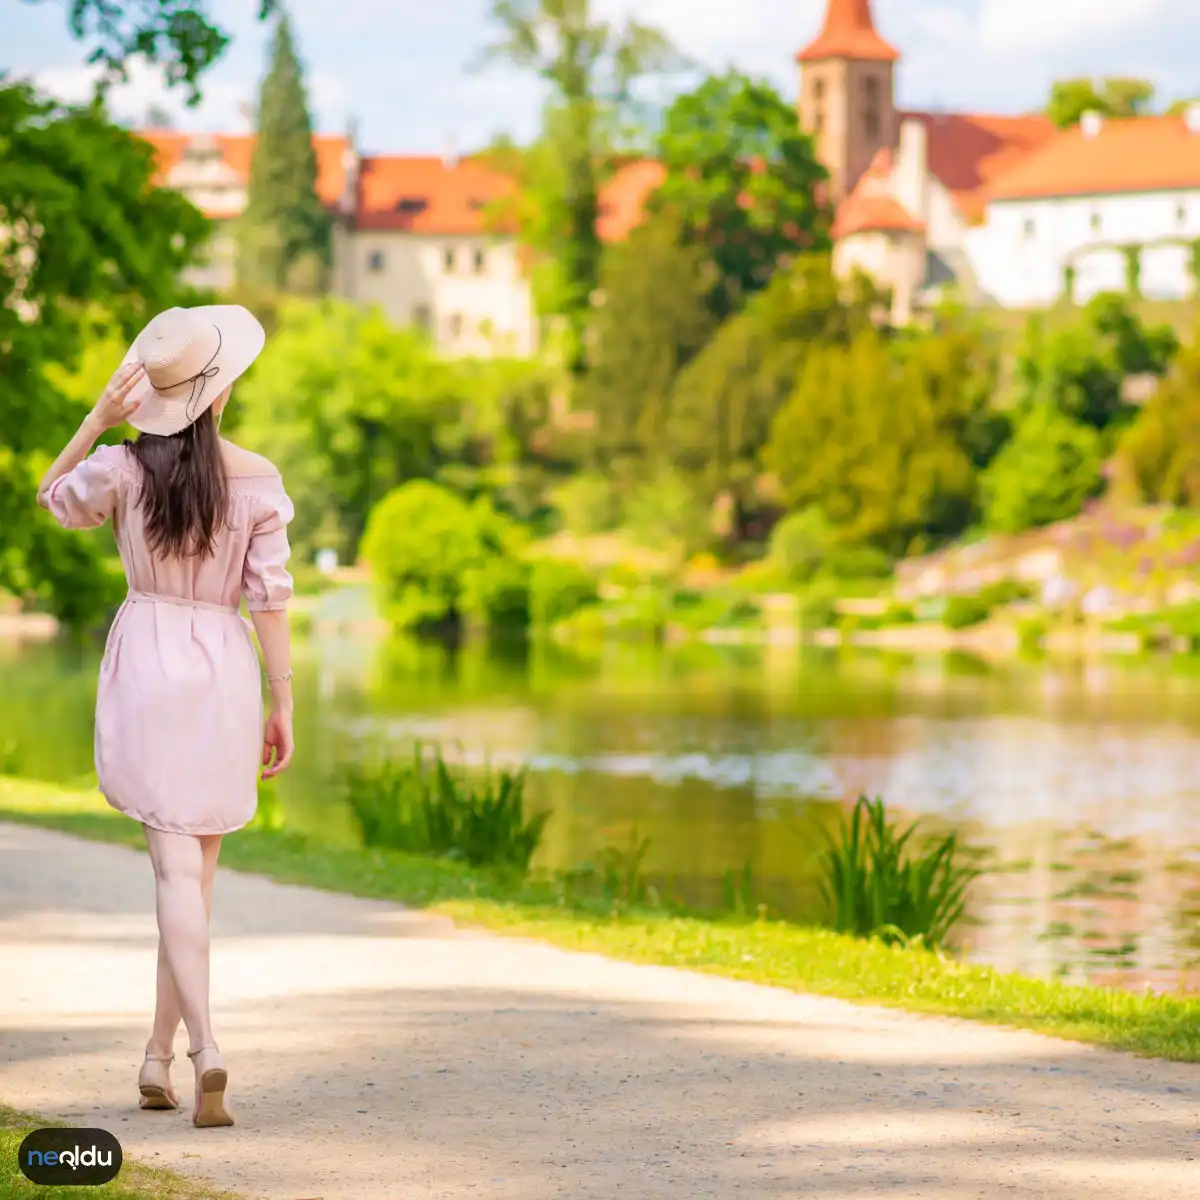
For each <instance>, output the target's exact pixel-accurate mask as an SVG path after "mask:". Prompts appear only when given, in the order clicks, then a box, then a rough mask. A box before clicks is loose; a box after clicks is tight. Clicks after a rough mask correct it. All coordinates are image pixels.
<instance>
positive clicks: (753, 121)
mask: <svg viewBox="0 0 1200 1200" xmlns="http://www.w3.org/2000/svg"><path fill="white" fill-rule="evenodd" d="M656 155H657V157H658V158H659V160H660V161H661V162H662V164H663V166H664V167H666V172H667V174H666V179H665V180H664V182H663V184H662V186H661V187H659V188H658V190H657V191H656V192H655V193H654V195H653V197H652V198H651V202H650V204H651V209H652V211H656V212H665V213H670V214H671V215H672V216H673V217H674V218H675V219H676V220H677V221H679V222H680V224H681V225H682V227H683V230H684V236H685V237H686V238H687V239H688V240H689V241H694V242H697V243H699V244H701V245H703V246H705V247H706V248H707V250H708V252H709V254H710V255H711V256H712V258H713V261H714V262H715V263H716V264H717V267H718V270H719V276H718V279H717V280H716V282H715V284H714V287H713V290H712V293H711V297H710V302H711V304H712V307H713V311H714V312H715V313H716V315H717V316H718V317H722V318H723V317H726V316H728V315H729V314H730V313H732V312H735V311H737V309H739V308H741V306H742V305H743V304H744V303H745V302H746V300H747V299H748V298H749V297H750V296H751V295H753V294H754V293H755V292H757V291H760V290H761V289H762V288H764V287H766V286H767V284H768V283H770V281H771V278H772V276H773V275H774V274H775V272H776V271H777V270H778V269H779V268H780V267H783V266H786V265H788V263H790V262H791V261H792V260H793V259H794V258H795V257H796V255H798V254H800V253H802V252H806V251H817V250H824V249H828V247H829V214H828V212H827V211H826V210H825V209H824V208H823V207H822V206H821V205H820V204H819V203H818V200H817V194H816V189H817V186H818V185H819V184H820V183H821V182H823V181H824V180H825V179H826V178H828V173H827V172H826V170H825V168H824V167H823V166H821V164H820V162H819V161H818V159H817V156H816V151H815V149H814V147H813V143H812V139H811V138H810V137H809V136H808V135H807V134H806V133H804V132H803V131H802V130H801V128H800V124H799V119H798V117H797V115H796V110H795V108H794V106H793V105H791V104H789V103H787V101H785V100H784V99H783V98H782V97H781V96H780V95H779V94H778V92H776V91H775V90H774V89H773V88H772V87H770V86H769V85H767V84H765V83H757V82H755V81H754V80H752V79H749V78H748V77H747V76H745V75H742V74H739V73H738V72H736V71H730V72H729V73H727V74H725V75H721V76H716V77H713V78H710V79H707V80H705V81H704V82H703V83H702V84H701V85H700V86H699V87H698V88H697V89H696V90H695V91H693V92H689V93H688V94H686V95H683V96H680V97H679V98H678V99H677V100H676V101H675V102H674V103H673V104H672V105H671V107H670V108H669V109H668V110H667V112H666V115H665V117H664V118H663V124H662V130H661V132H660V133H659V136H658V141H657V146H656Z"/></svg>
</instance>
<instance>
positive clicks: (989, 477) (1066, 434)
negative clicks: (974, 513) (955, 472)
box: [981, 406, 1102, 533]
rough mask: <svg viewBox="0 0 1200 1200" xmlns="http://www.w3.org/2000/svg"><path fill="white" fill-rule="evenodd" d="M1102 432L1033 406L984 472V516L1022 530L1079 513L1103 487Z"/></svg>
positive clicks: (1002, 527)
mask: <svg viewBox="0 0 1200 1200" xmlns="http://www.w3.org/2000/svg"><path fill="white" fill-rule="evenodd" d="M1101 482H1102V476H1101V450H1100V436H1099V434H1097V433H1096V431H1095V430H1094V429H1092V428H1090V427H1089V426H1086V425H1081V424H1077V423H1076V422H1074V421H1071V420H1069V419H1068V418H1067V417H1064V416H1063V415H1062V414H1061V413H1059V412H1056V411H1055V410H1054V409H1052V408H1050V407H1048V406H1039V407H1037V408H1035V409H1033V410H1032V411H1031V412H1030V413H1029V414H1028V415H1026V416H1025V418H1024V419H1023V420H1022V421H1021V422H1020V424H1019V425H1018V426H1017V432H1016V436H1015V437H1014V438H1013V440H1012V441H1011V442H1009V444H1008V445H1007V446H1005V448H1004V449H1003V450H1001V451H1000V453H999V454H998V455H997V456H996V459H995V461H994V462H993V463H992V464H991V466H989V467H988V469H987V470H986V471H985V472H984V473H983V477H982V480H981V487H982V492H983V507H984V520H985V524H986V525H987V527H988V528H989V529H991V530H995V531H997V532H999V533H1020V532H1021V531H1022V530H1025V529H1031V528H1033V527H1035V526H1038V525H1049V524H1050V523H1051V522H1053V521H1062V520H1065V519H1066V518H1067V517H1073V516H1075V514H1076V513H1077V512H1079V510H1080V509H1081V508H1082V507H1083V505H1084V502H1085V501H1086V500H1088V499H1089V498H1090V497H1092V496H1094V495H1096V493H1097V492H1098V491H1099V490H1100V485H1101Z"/></svg>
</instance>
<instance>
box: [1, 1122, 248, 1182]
mask: <svg viewBox="0 0 1200 1200" xmlns="http://www.w3.org/2000/svg"><path fill="white" fill-rule="evenodd" d="M50 1123H51V1122H47V1121H43V1120H41V1119H40V1118H38V1117H34V1116H30V1115H29V1114H28V1113H20V1112H16V1111H14V1110H13V1109H11V1108H7V1107H5V1106H4V1105H2V1104H0V1200H79V1197H80V1196H107V1197H108V1200H233V1193H232V1192H221V1191H214V1190H213V1189H212V1188H211V1187H206V1186H205V1185H203V1184H200V1183H194V1182H193V1181H192V1180H190V1179H184V1178H183V1177H182V1176H180V1175H174V1174H172V1173H171V1172H170V1171H163V1170H160V1169H158V1168H156V1167H146V1166H143V1165H142V1164H141V1163H135V1162H130V1161H129V1160H128V1159H126V1160H125V1161H124V1163H123V1164H122V1166H121V1172H120V1174H119V1175H118V1176H117V1178H116V1179H114V1180H113V1181H112V1183H106V1184H103V1185H101V1186H100V1187H89V1188H85V1189H81V1188H78V1187H44V1186H41V1185H38V1184H34V1183H30V1182H29V1180H28V1179H26V1178H25V1176H24V1175H22V1174H21V1172H20V1171H19V1170H18V1169H17V1149H18V1147H19V1146H20V1145H21V1142H22V1140H23V1139H24V1137H25V1135H26V1134H27V1133H29V1132H30V1131H31V1130H33V1129H44V1128H45V1127H46V1126H47V1125H48V1124H50Z"/></svg>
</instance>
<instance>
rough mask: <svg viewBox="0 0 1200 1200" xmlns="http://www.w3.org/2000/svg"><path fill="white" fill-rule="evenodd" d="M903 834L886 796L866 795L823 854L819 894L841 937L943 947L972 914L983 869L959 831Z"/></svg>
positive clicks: (914, 827) (914, 830) (831, 837)
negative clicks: (970, 898) (969, 903)
mask: <svg viewBox="0 0 1200 1200" xmlns="http://www.w3.org/2000/svg"><path fill="white" fill-rule="evenodd" d="M919 826H920V822H916V821H914V822H913V824H912V825H910V826H909V827H908V828H907V829H905V830H904V831H903V832H901V831H900V830H899V829H898V828H897V826H896V825H894V824H893V823H891V822H890V821H889V820H888V818H887V811H886V809H885V808H884V803H883V801H882V800H881V799H878V798H877V799H875V800H869V799H868V798H867V797H866V796H860V797H859V799H858V803H857V804H855V806H854V809H853V810H852V812H851V813H850V814H849V816H847V817H843V819H842V824H841V828H840V829H839V830H838V831H837V833H836V834H831V835H829V844H828V846H827V847H826V848H825V851H824V853H823V854H822V856H821V878H820V889H821V895H822V897H823V898H824V900H825V903H826V905H827V906H828V910H829V911H828V914H827V919H828V924H829V925H830V926H831V928H833V929H835V930H837V931H838V932H839V933H850V934H855V935H857V936H859V937H877V938H881V939H882V940H884V941H887V942H909V941H915V940H919V941H921V942H923V943H924V944H925V945H927V946H931V947H938V946H941V945H942V943H943V942H944V941H945V940H946V938H947V936H948V935H949V933H950V931H951V930H952V929H953V928H954V926H955V924H956V923H957V922H958V921H959V919H960V918H961V917H962V915H963V913H964V911H965V910H966V896H967V890H968V888H969V887H970V885H971V883H972V882H973V881H974V880H975V879H976V878H978V876H979V875H980V873H981V872H980V871H979V870H978V869H977V868H976V867H975V866H974V865H972V864H971V863H969V862H967V861H964V858H965V857H968V855H967V852H966V850H965V848H964V847H963V845H962V843H961V842H960V841H959V838H958V835H957V834H956V833H949V834H947V835H945V836H944V837H942V838H932V839H918V838H917V831H918V828H919Z"/></svg>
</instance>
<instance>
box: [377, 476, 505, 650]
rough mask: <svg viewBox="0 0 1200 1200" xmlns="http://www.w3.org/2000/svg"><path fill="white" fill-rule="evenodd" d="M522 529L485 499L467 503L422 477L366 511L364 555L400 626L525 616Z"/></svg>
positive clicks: (445, 626)
mask: <svg viewBox="0 0 1200 1200" xmlns="http://www.w3.org/2000/svg"><path fill="white" fill-rule="evenodd" d="M522 548H523V537H522V534H521V530H520V528H519V527H518V526H517V525H515V524H514V523H513V522H512V521H510V520H508V519H507V518H506V517H504V516H502V515H501V514H500V513H498V512H497V511H496V510H495V509H494V508H493V507H492V506H491V505H490V504H489V503H488V502H487V501H484V500H477V501H475V502H474V503H473V504H470V503H468V502H467V501H466V500H464V499H463V498H462V497H461V496H458V495H456V494H455V493H454V492H451V491H450V490H449V489H447V488H444V487H441V486H439V485H438V484H436V483H431V482H429V481H426V480H417V481H414V482H411V483H406V484H404V485H403V486H401V487H398V488H396V489H395V490H394V491H392V492H389V493H388V495H387V496H385V497H384V498H383V500H381V501H380V503H379V504H378V505H377V506H376V507H375V509H374V510H373V511H372V513H371V519H370V521H369V523H368V525H367V532H366V536H365V537H364V539H363V554H364V556H365V558H366V559H367V561H368V563H369V564H370V566H371V571H372V574H373V575H374V577H375V580H376V583H377V584H378V586H379V587H380V590H381V592H382V593H383V596H384V599H385V604H386V608H387V613H388V616H389V618H390V619H391V621H392V622H393V623H394V624H395V625H396V626H397V627H399V628H406V629H418V630H422V629H423V630H439V631H447V632H451V631H454V630H457V629H459V628H461V627H462V625H463V624H465V623H466V622H467V621H468V620H469V619H471V618H472V617H475V618H481V619H486V618H489V617H491V618H495V617H497V616H501V617H505V618H510V619H511V618H513V617H516V618H517V619H518V620H519V621H520V623H522V624H525V623H527V622H528V615H529V614H528V603H529V602H528V572H527V569H526V568H525V567H524V565H523V563H522V562H521V559H520V553H521V550H522Z"/></svg>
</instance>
